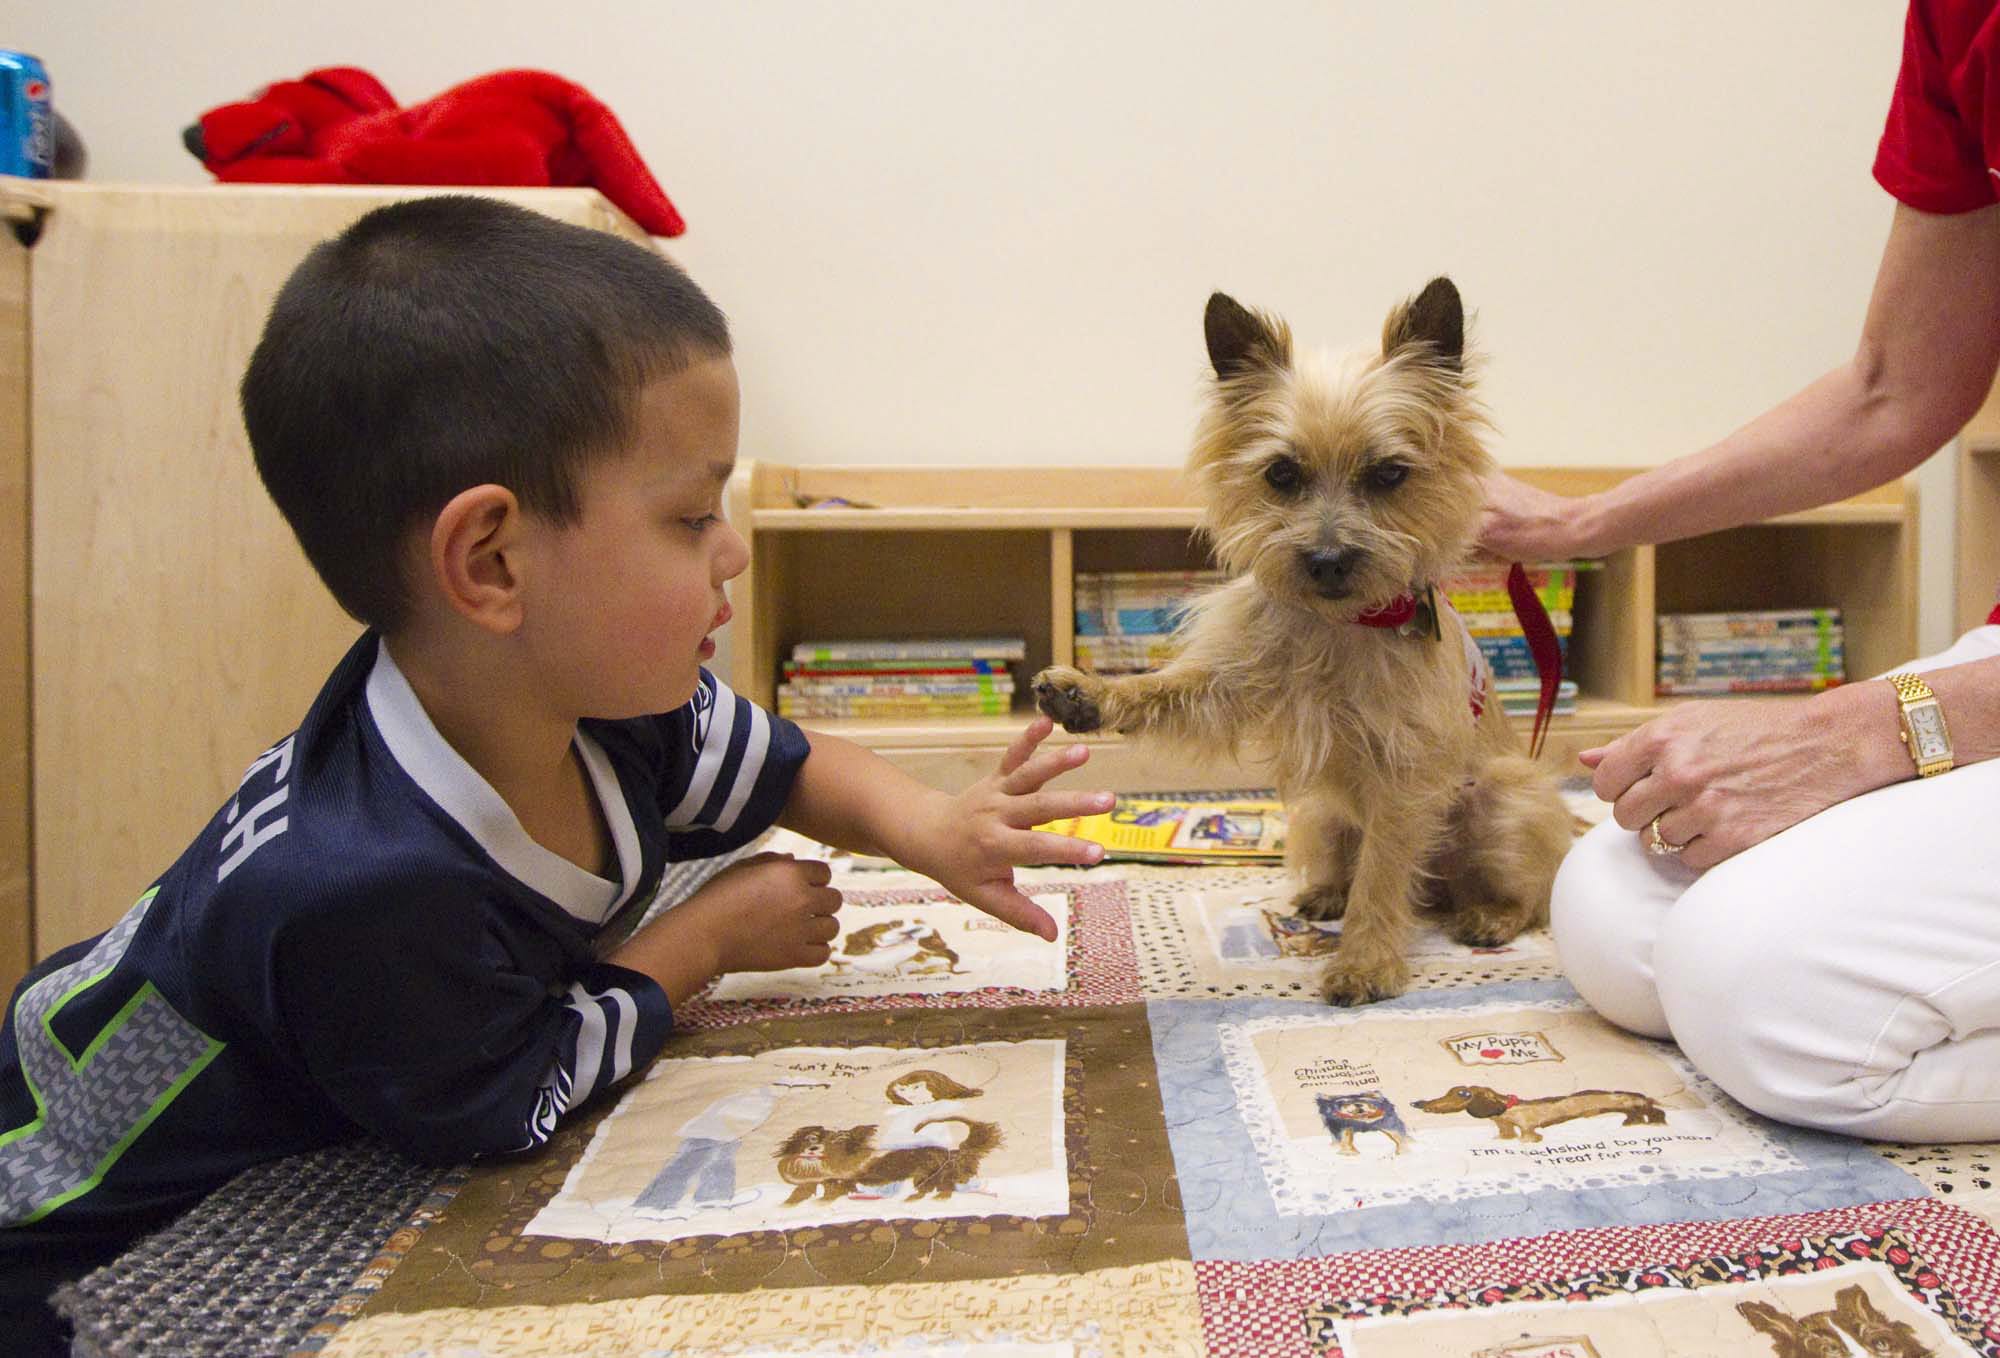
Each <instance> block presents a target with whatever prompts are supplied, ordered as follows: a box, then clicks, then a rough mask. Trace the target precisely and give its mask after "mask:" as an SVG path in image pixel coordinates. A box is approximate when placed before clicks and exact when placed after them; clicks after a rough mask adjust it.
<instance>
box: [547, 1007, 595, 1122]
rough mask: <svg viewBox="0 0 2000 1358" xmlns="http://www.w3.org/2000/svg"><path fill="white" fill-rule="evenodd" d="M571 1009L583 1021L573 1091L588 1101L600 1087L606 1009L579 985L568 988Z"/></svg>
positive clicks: (577, 1037)
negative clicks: (594, 1090) (599, 1072)
mask: <svg viewBox="0 0 2000 1358" xmlns="http://www.w3.org/2000/svg"><path fill="white" fill-rule="evenodd" d="M569 1007H570V1008H571V1009H573V1010H575V1011H576V1016H577V1018H578V1019H580V1020H582V1022H581V1024H580V1025H579V1026H578V1028H577V1030H576V1074H575V1077H574V1078H573V1079H572V1080H571V1081H570V1088H571V1089H572V1090H574V1091H575V1092H576V1093H577V1094H578V1095H580V1096H581V1098H584V1099H587V1098H589V1097H590V1093H591V1091H592V1090H593V1089H595V1088H596V1087H597V1070H598V1067H599V1066H600V1065H602V1064H603V1062H604V1037H605V1033H604V1010H603V1008H602V1007H601V1006H600V1005H599V1004H598V1002H597V996H595V995H593V994H591V993H590V992H589V991H587V990H585V989H584V988H583V985H582V983H580V982H579V983H576V984H573V985H571V986H570V988H569ZM556 1111H558V1112H561V1111H563V1110H562V1109H560V1108H559V1109H557V1110H556Z"/></svg>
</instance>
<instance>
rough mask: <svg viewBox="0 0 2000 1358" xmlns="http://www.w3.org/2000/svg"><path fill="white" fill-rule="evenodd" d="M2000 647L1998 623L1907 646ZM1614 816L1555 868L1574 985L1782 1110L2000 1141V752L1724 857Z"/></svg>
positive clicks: (1859, 1128) (1838, 1125)
mask: <svg viewBox="0 0 2000 1358" xmlns="http://www.w3.org/2000/svg"><path fill="white" fill-rule="evenodd" d="M1994 655H2000V627H1995V626H1988V627H1978V628H1974V629H1973V630H1972V631H1970V632H1968V633H1966V634H1965V635H1964V636H1963V637H1961V638H1959V640H1958V642H1957V643H1956V644H1955V645H1953V646H1952V647H1951V649H1950V650H1947V651H1945V652H1943V653H1942V654H1940V655H1934V656H1931V657H1929V658H1927V659H1924V660H1919V661H1916V662H1914V663H1913V664H1911V665H1909V666H1907V668H1908V669H1912V670H1925V669H1936V668H1940V667H1943V666H1946V665H1956V664H1960V663H1963V662H1965V661H1968V660H1981V659H1985V658H1987V657H1990V656H1994ZM1643 833H1644V832H1643V831H1641V832H1640V833H1638V834H1635V833H1633V832H1632V831H1629V830H1623V829H1620V828H1619V827H1618V826H1617V825H1616V824H1614V823H1612V822H1609V821H1607V822H1606V823H1605V824H1603V825H1600V826H1598V827H1597V828H1596V829H1595V830H1592V831H1591V832H1590V833H1589V834H1587V835H1585V836H1584V837H1583V838H1582V839H1580V840H1579V841H1577V843H1576V845H1575V847H1574V848H1573V849H1571V851H1570V855H1569V857H1568V859H1567V860H1565V862H1564V863H1563V867H1562V871H1561V872H1560V873H1558V874H1557V876H1556V883H1555V897H1554V901H1553V904H1552V907H1551V909H1552V914H1553V920H1552V928H1553V930H1554V934H1555V943H1556V950H1557V952H1558V954H1559V955H1560V956H1561V958H1562V965H1563V970H1564V971H1565V972H1566V973H1567V974H1568V976H1569V979H1570V982H1571V984H1573V985H1574V986H1575V987H1576V989H1577V991H1578V993H1579V994H1581V995H1582V996H1583V998H1584V999H1585V1000H1587V1001H1588V1002H1589V1003H1590V1005H1591V1006H1592V1007H1593V1008H1595V1009H1596V1010H1597V1011H1598V1012H1599V1013H1600V1014H1602V1015H1603V1016H1604V1017H1605V1018H1607V1019H1609V1020H1610V1021H1611V1022H1613V1023H1616V1024H1618V1025H1619V1026H1620V1027H1623V1028H1628V1029H1630V1030H1631V1031H1633V1032H1635V1033H1642V1034H1644V1035H1646V1036H1648V1037H1661V1038H1671V1039H1673V1041H1675V1042H1676V1043H1678V1044H1679V1045H1680V1048H1681V1050H1682V1051H1683V1052H1684V1053H1685V1054H1686V1055H1687V1057H1688V1059H1689V1060H1691V1061H1692V1062H1693V1063H1694V1065H1695V1067H1696V1068H1697V1069H1698V1070H1700V1071H1701V1072H1702V1073H1703V1074H1704V1075H1706V1076H1708V1077H1709V1078H1710V1079H1711V1080H1713V1081H1715V1083H1716V1084H1718V1085H1720V1086H1721V1087H1722V1088H1723V1090H1725V1091H1726V1092H1727V1093H1728V1094H1730V1095H1731V1096H1732V1097H1733V1098H1735V1099H1736V1100H1737V1101H1739V1102H1741V1103H1743V1104H1745V1105H1747V1106H1749V1107H1750V1108H1753V1109H1755V1110H1757V1111H1758V1112H1760V1113H1763V1114H1765V1115H1766V1116H1769V1117H1773V1118H1777V1119H1780V1120H1781V1121H1785V1122H1792V1123H1798V1124H1801V1125H1804V1126H1808V1127H1818V1128H1823V1129H1825V1130H1827V1131H1834V1132H1844V1133H1848V1134H1850V1135H1854V1136H1863V1137H1870V1138H1874V1139H1877V1140H1885V1141H1990V1140H2000V759H1993V760H1986V761H1984V762H1981V763H1978V764H1970V765H1966V766H1964V767H1961V768H1956V769H1953V770H1952V771H1951V772H1950V773H1946V774H1942V775H1940V776H1938V777H1936V778H1926V779H1921V780H1918V779H1912V780H1910V781H1908V782H1902V783H1896V784H1892V785H1891V786H1889V787H1885V788H1881V789H1879V790H1877V791H1875V792H1871V793H1868V794H1867V795H1866V796H1862V797H1856V798H1854V799H1853V800H1852V801H1848V802H1844V803H1842V804H1840V805H1839V806H1834V807H1830V808H1828V809H1827V810H1825V811H1822V812H1821V813H1820V814H1819V815H1817V816H1814V817H1812V818H1811V819H1809V820H1806V821H1803V822H1801V823H1800V824H1798V825H1795V826H1793V827H1792V828H1791V829H1789V830H1786V831H1784V832H1783V833H1781V834H1777V835H1774V836H1772V837H1771V838H1770V839H1768V840H1766V841H1765V842H1764V843H1762V844H1759V845H1757V846H1756V847H1755V848H1752V849H1748V850H1746V851H1744V852H1743V853H1740V854H1738V855H1736V856H1735V857H1734V858H1731V859H1729V860H1727V861H1726V862H1723V863H1721V864H1719V865H1717V866H1716V867H1714V868H1711V869H1710V870H1709V871H1707V872H1705V873H1696V872H1693V871H1690V870H1689V869H1687V868H1684V867H1682V866H1681V865H1680V864H1679V863H1677V862H1675V861H1674V860H1673V859H1671V858H1665V857H1658V856H1655V855H1652V854H1648V853H1647V852H1646V851H1645V847H1644V844H1643V843H1642V840H1641V836H1642V835H1643Z"/></svg>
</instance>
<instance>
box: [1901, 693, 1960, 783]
mask: <svg viewBox="0 0 2000 1358" xmlns="http://www.w3.org/2000/svg"><path fill="white" fill-rule="evenodd" d="M1889 682H1890V683H1891V684H1893V685H1895V687H1896V701H1897V702H1898V703H1899V704H1901V705H1902V709H1903V729H1902V730H1900V731H1898V732H1897V733H1896V734H1897V735H1898V736H1900V737H1902V741H1903V748H1905V749H1906V750H1908V751H1909V752H1910V759H1911V761H1912V762H1914V763H1915V764H1916V766H1917V777H1919V778H1929V777H1931V776H1932V775H1933V774H1938V773H1943V772H1945V771H1946V770H1947V769H1949V768H1950V767H1951V763H1952V761H1951V731H1950V730H1949V729H1947V728H1946V726H1945V724H1944V709H1943V708H1942V707H1940V706H1938V699H1937V694H1935V693H1933V692H1931V686H1930V685H1929V684H1927V683H1925V682H1924V681H1923V680H1921V679H1919V678H1917V676H1916V675H1914V674H1892V675H1890V676H1889Z"/></svg>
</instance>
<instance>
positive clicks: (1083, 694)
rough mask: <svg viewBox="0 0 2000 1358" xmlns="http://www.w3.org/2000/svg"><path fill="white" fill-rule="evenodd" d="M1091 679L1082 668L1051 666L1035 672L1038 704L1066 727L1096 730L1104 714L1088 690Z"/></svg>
mask: <svg viewBox="0 0 2000 1358" xmlns="http://www.w3.org/2000/svg"><path fill="white" fill-rule="evenodd" d="M1090 683H1091V680H1090V677H1089V676H1088V675H1086V674H1084V673H1082V672H1081V671H1079V670H1073V669H1070V668H1068V667H1067V666H1064V665H1055V666H1051V667H1050V668H1048V669H1045V670H1043V671H1042V672H1041V673H1040V674H1038V675H1036V676H1035V681H1034V689H1035V706H1036V707H1038V708H1040V709H1041V710H1042V711H1043V712H1044V713H1045V714H1046V715H1048V716H1049V717H1050V718H1051V719H1053V720H1054V721H1056V722H1057V723H1059V724H1060V725H1061V726H1062V728H1063V729H1064V730H1065V731H1071V732H1075V733H1078V734H1081V733H1083V732H1085V731H1095V730H1096V729H1097V728H1098V727H1099V726H1101V725H1102V724H1103V722H1104V715H1103V713H1102V712H1100V711H1099V710H1098V706H1097V701H1096V700H1095V699H1094V698H1092V697H1091V696H1090V694H1089V692H1088V686H1089V685H1090Z"/></svg>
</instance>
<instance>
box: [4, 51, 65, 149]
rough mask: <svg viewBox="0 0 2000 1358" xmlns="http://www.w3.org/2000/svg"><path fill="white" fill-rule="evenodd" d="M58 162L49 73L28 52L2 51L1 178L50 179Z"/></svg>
mask: <svg viewBox="0 0 2000 1358" xmlns="http://www.w3.org/2000/svg"><path fill="white" fill-rule="evenodd" d="M55 158H56V129H55V119H54V118H53V117H52V116H50V113H49V73H48V72H47V71H46V70H44V69H43V67H42V63H41V62H40V61H39V60H37V59H36V58H34V57H31V56H29V55H28V54H27V53H26V52H10V51H8V50H6V49H5V48H0V174H11V175H19V176H21V177H22V178H24V179H47V178H48V177H49V167H50V166H51V165H53V164H54V163H55Z"/></svg>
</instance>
